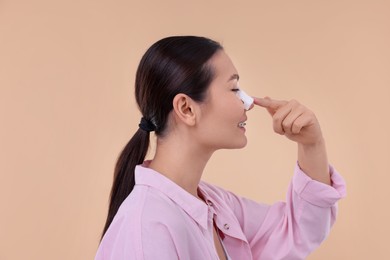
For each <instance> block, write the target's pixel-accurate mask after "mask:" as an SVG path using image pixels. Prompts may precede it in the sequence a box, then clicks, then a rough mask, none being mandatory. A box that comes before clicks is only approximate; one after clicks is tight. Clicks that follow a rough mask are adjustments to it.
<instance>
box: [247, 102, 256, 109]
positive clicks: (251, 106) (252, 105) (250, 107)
mask: <svg viewBox="0 0 390 260" xmlns="http://www.w3.org/2000/svg"><path fill="white" fill-rule="evenodd" d="M254 106H255V104H254V103H252V104H251V105H250V106H249V108H248V110H247V111H249V110H251V109H252V108H253V107H254Z"/></svg>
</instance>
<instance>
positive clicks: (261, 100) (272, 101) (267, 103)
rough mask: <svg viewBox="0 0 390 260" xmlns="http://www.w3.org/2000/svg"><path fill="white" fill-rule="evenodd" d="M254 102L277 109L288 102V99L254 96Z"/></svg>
mask: <svg viewBox="0 0 390 260" xmlns="http://www.w3.org/2000/svg"><path fill="white" fill-rule="evenodd" d="M253 100H254V104H255V105H258V106H261V107H265V108H268V109H271V110H274V111H276V110H277V109H278V108H279V107H281V106H284V105H285V104H287V101H284V100H276V99H271V98H270V97H265V98H257V97H253Z"/></svg>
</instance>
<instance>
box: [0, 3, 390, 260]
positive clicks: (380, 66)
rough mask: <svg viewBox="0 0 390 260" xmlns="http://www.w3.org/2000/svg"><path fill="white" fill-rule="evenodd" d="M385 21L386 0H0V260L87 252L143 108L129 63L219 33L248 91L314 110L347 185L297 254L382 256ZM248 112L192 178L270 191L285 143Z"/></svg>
mask: <svg viewBox="0 0 390 260" xmlns="http://www.w3.org/2000/svg"><path fill="white" fill-rule="evenodd" d="M389 27H390V4H389V2H388V1H369V0H367V1H356V0H354V1H352V0H351V1H309V0H307V1H241V2H238V1H222V0H214V1H130V0H128V1H125V0H117V1H108V0H106V1H100V0H77V1H53V0H36V1H28V0H24V1H17V0H12V1H11V0H2V1H0V120H1V121H0V174H1V175H0V185H1V186H0V205H1V212H0V259H1V260H9V259H59V260H62V259H64V260H65V259H72V260H77V259H80V260H81V259H93V257H94V254H95V252H96V248H97V246H98V241H99V235H100V233H101V230H102V228H103V223H104V220H105V217H106V211H107V200H108V195H109V190H110V187H111V179H112V172H113V167H114V163H115V160H116V157H117V155H118V153H119V151H120V150H121V148H122V146H123V145H124V144H125V143H126V142H127V141H128V140H129V139H130V137H131V136H132V135H133V133H134V132H135V131H136V129H137V125H138V122H139V119H140V113H139V112H138V110H137V108H136V105H135V100H134V96H133V90H134V89H133V84H134V75H135V71H136V67H137V65H138V62H139V60H140V58H141V55H142V54H143V53H144V51H145V50H146V49H147V48H148V47H149V46H150V45H151V44H152V43H153V42H155V41H156V40H158V39H160V38H162V37H165V36H168V35H176V34H180V35H182V34H195V35H204V36H208V37H211V38H213V39H215V40H217V41H220V42H222V44H223V45H224V47H225V50H226V52H227V53H228V55H230V57H231V58H232V60H233V62H234V63H235V66H236V67H237V69H238V71H239V73H240V76H241V86H242V87H243V88H244V89H245V90H246V91H247V92H249V93H251V94H252V95H255V96H265V95H269V96H271V97H273V98H277V99H291V98H295V99H298V100H299V101H301V102H302V103H303V104H305V105H307V106H308V107H310V108H311V109H312V110H314V111H315V112H316V114H317V116H318V118H319V119H320V122H321V125H322V129H323V132H324V135H325V137H326V140H327V147H328V153H329V159H330V161H331V163H332V164H333V165H334V166H335V167H336V168H337V169H338V170H339V171H340V172H341V173H342V174H343V176H344V177H345V179H346V181H347V183H348V196H347V198H345V199H344V200H342V201H341V202H340V203H339V208H340V211H339V218H338V221H337V222H336V224H335V226H334V228H333V230H332V232H331V233H330V236H329V238H328V239H327V240H326V241H325V242H324V243H323V244H322V246H321V247H320V248H319V249H318V250H316V251H315V252H314V253H313V254H312V255H311V256H310V257H309V258H308V259H311V260H320V259H321V260H323V259H386V258H387V257H388V255H389V243H390V240H389V238H388V237H389V233H390V223H389V219H390V203H389V202H388V199H389V197H390V188H389V184H388V183H389V181H390V177H389V170H388V167H387V166H388V163H389V159H390V156H389V147H390V140H389V131H390V123H389V116H388V112H389V109H390V105H389V102H388V101H389V98H390V90H389V83H390V73H389V72H390V50H389V46H390V28H389ZM248 116H249V121H248V127H247V137H248V140H249V142H248V145H247V147H246V148H244V149H242V150H229V151H219V152H217V153H216V154H215V156H214V157H213V158H212V160H211V161H210V162H209V164H208V166H207V169H206V172H205V175H204V179H205V180H208V181H210V182H212V183H215V184H217V185H219V186H222V187H225V188H227V189H230V190H232V191H234V192H235V193H237V194H240V195H242V196H246V197H250V198H253V199H255V200H258V201H262V202H267V203H273V202H275V201H277V200H282V199H284V196H285V192H286V189H287V185H288V183H289V180H290V178H291V176H292V171H293V166H294V163H295V160H296V145H295V144H294V143H291V142H290V141H288V140H287V139H285V138H284V137H280V136H279V135H276V134H274V133H273V131H272V126H271V120H270V118H269V116H268V114H267V113H266V112H265V111H264V110H263V109H261V108H257V109H254V110H252V111H250V112H249V113H248ZM153 140H154V139H153ZM151 156H152V153H150V154H149V155H148V157H149V158H151Z"/></svg>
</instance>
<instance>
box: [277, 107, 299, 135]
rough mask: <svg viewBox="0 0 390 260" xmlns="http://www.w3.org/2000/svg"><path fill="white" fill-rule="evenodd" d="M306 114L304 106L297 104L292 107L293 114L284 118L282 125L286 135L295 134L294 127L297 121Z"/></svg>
mask: <svg viewBox="0 0 390 260" xmlns="http://www.w3.org/2000/svg"><path fill="white" fill-rule="evenodd" d="M304 112H305V109H304V108H303V107H302V106H299V105H295V104H293V105H292V110H291V112H290V113H289V114H288V115H287V116H286V117H285V118H284V120H283V121H282V123H281V124H282V128H283V130H284V133H285V134H289V135H290V134H292V133H293V125H294V122H295V120H296V119H297V118H298V117H300V116H301V115H302V114H303V113H304Z"/></svg>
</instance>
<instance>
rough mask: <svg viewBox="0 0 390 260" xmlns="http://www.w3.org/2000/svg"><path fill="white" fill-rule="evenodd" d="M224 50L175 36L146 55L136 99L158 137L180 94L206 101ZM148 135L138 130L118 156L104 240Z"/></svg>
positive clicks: (198, 39)
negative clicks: (217, 57) (213, 64)
mask: <svg viewBox="0 0 390 260" xmlns="http://www.w3.org/2000/svg"><path fill="white" fill-rule="evenodd" d="M221 49H222V46H221V45H220V44H219V43H217V42H215V41H213V40H211V39H208V38H204V37H198V36H172V37H167V38H164V39H161V40H159V41H157V42H156V43H154V44H153V45H152V46H151V47H150V48H149V49H148V50H147V51H146V53H145V54H144V55H143V57H142V59H141V61H140V64H139V66H138V69H137V74H136V79H135V98H136V101H137V104H138V107H139V109H140V111H141V113H142V115H143V117H144V118H145V119H147V120H149V121H151V122H152V123H153V124H154V126H155V129H156V130H155V133H156V135H157V136H163V135H164V134H165V130H166V125H167V118H168V115H169V113H170V112H171V111H172V109H173V105H172V101H173V98H174V97H175V96H176V95H177V94H179V93H183V94H186V95H188V96H189V97H190V98H192V99H193V100H194V101H196V102H203V101H204V100H205V98H206V92H207V89H208V86H209V85H210V83H211V81H212V80H213V77H214V75H213V69H212V68H211V66H210V65H209V63H208V61H209V60H210V58H211V57H212V56H213V55H214V54H215V53H216V52H217V51H218V50H221ZM149 135H150V134H149V132H147V131H144V130H142V129H140V128H139V129H138V130H137V132H136V133H135V134H134V136H133V137H132V138H131V139H130V141H129V142H128V143H127V144H126V146H125V147H124V148H123V150H122V152H121V153H120V155H119V157H118V161H117V163H116V166H115V170H114V181H113V185H112V189H111V195H110V205H109V209H108V216H107V220H106V224H105V226H104V229H103V234H102V237H103V236H104V234H105V233H106V231H107V229H108V228H109V226H110V224H111V222H112V220H113V219H114V216H115V214H116V213H117V211H118V209H119V207H120V205H121V204H122V202H123V201H124V200H125V199H126V197H127V196H128V195H129V194H130V193H131V191H132V190H133V188H134V185H135V180H134V169H135V166H136V165H138V164H142V163H143V161H144V159H145V156H146V153H147V151H148V148H149Z"/></svg>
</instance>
